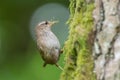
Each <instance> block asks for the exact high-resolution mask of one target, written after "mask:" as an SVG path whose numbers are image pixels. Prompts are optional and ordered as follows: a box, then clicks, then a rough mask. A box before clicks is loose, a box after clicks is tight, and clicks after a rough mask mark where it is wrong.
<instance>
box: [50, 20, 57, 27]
mask: <svg viewBox="0 0 120 80" xmlns="http://www.w3.org/2000/svg"><path fill="white" fill-rule="evenodd" d="M58 22H59V21H51V22H50V26H52V25H54V24H56V23H58Z"/></svg>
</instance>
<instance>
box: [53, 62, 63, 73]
mask: <svg viewBox="0 0 120 80" xmlns="http://www.w3.org/2000/svg"><path fill="white" fill-rule="evenodd" d="M55 65H56V66H57V67H58V68H59V69H61V70H62V71H64V70H63V68H62V67H61V66H60V65H59V64H57V63H56V64H55Z"/></svg>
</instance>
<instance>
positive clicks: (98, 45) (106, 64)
mask: <svg viewBox="0 0 120 80" xmlns="http://www.w3.org/2000/svg"><path fill="white" fill-rule="evenodd" d="M93 17H94V24H95V25H94V28H95V29H94V31H95V40H94V48H93V55H94V59H95V60H94V63H95V68H94V71H95V74H96V76H97V80H120V0H95V10H94V13H93Z"/></svg>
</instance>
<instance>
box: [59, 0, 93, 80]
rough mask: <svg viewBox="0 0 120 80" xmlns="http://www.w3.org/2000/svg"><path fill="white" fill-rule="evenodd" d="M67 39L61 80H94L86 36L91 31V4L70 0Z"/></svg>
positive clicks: (79, 0) (82, 0)
mask: <svg viewBox="0 0 120 80" xmlns="http://www.w3.org/2000/svg"><path fill="white" fill-rule="evenodd" d="M69 7H70V13H71V16H70V18H69V20H68V22H67V23H68V24H69V26H70V27H69V37H68V40H67V41H66V43H65V46H64V53H65V66H64V71H63V72H62V75H61V80H95V79H94V78H95V76H94V74H93V59H92V53H91V51H90V49H89V47H88V43H87V40H88V35H89V33H90V31H91V30H92V26H93V18H92V12H93V9H94V5H93V3H89V4H88V3H87V2H86V1H85V0H70V6H69Z"/></svg>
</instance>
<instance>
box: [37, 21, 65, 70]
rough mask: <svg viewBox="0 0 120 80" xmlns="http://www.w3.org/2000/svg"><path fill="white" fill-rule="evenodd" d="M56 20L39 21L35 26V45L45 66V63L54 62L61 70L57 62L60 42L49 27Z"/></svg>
mask: <svg viewBox="0 0 120 80" xmlns="http://www.w3.org/2000/svg"><path fill="white" fill-rule="evenodd" d="M57 22H58V21H43V22H41V23H39V24H38V25H37V26H36V28H35V32H36V39H37V47H38V49H39V51H40V54H41V57H42V59H43V60H44V64H43V66H44V67H45V66H46V65H47V64H52V65H53V64H55V65H56V66H57V67H59V68H60V69H61V70H63V69H62V67H60V66H59V65H58V64H57V62H58V60H59V57H60V53H61V52H62V51H61V50H60V43H59V40H58V38H57V37H56V36H55V34H54V33H53V32H52V31H51V27H52V25H53V24H55V23H57Z"/></svg>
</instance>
